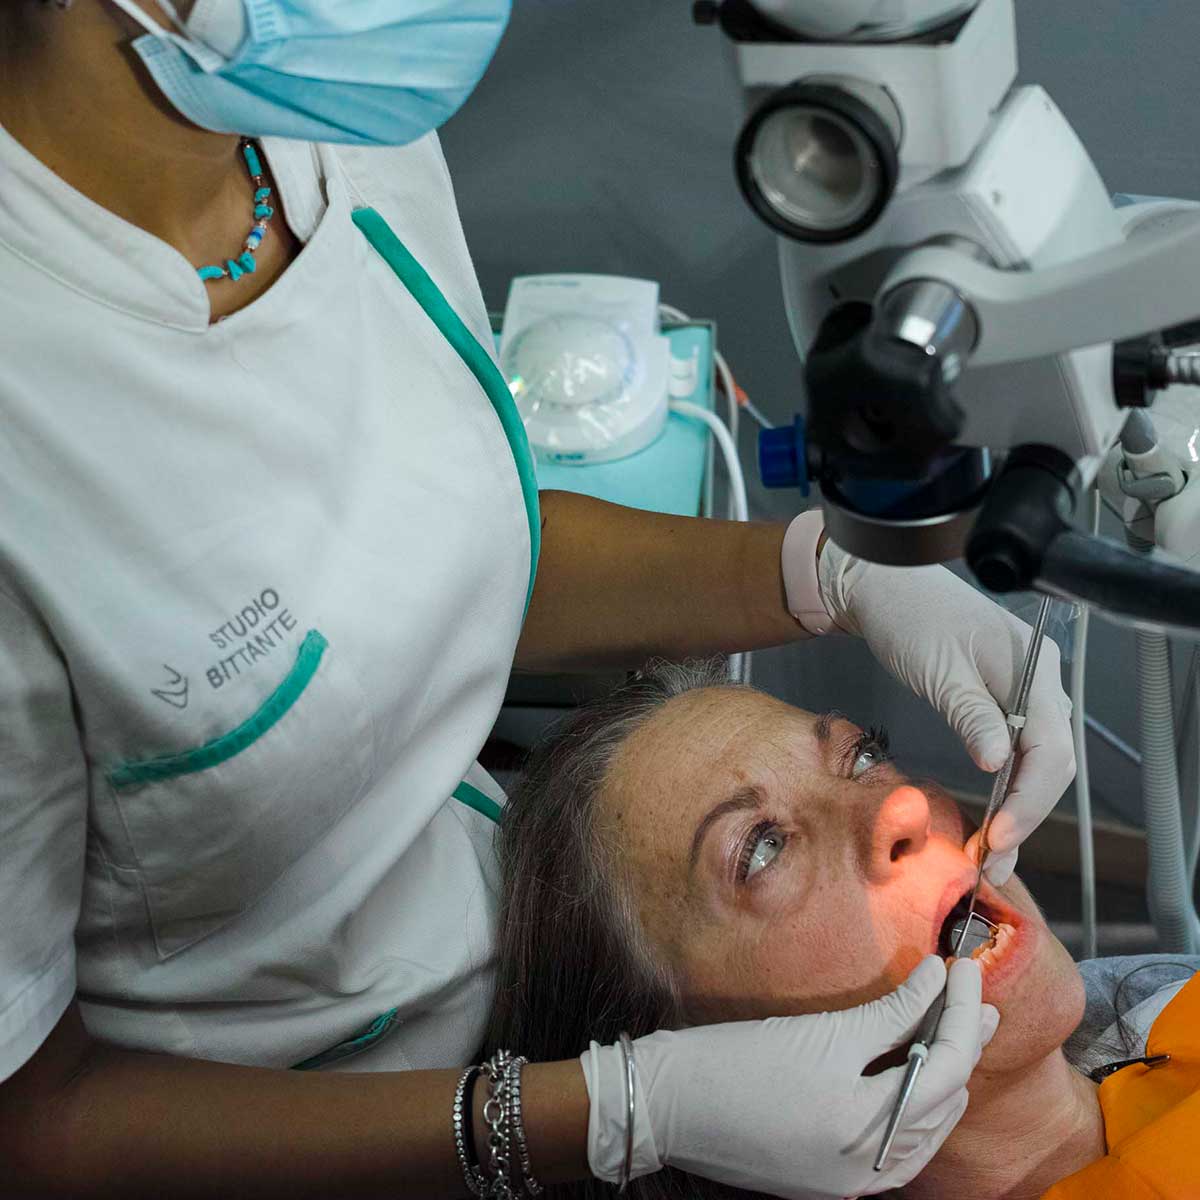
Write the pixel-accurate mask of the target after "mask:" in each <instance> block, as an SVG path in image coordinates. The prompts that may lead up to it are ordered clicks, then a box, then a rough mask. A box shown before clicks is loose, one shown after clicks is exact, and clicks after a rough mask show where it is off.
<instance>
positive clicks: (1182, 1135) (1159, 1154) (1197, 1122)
mask: <svg viewBox="0 0 1200 1200" xmlns="http://www.w3.org/2000/svg"><path fill="white" fill-rule="evenodd" d="M1154 1054H1169V1055H1170V1056H1171V1061H1170V1062H1169V1063H1166V1064H1164V1065H1163V1066H1161V1067H1153V1068H1152V1067H1146V1066H1142V1065H1140V1064H1139V1065H1137V1066H1132V1067H1124V1068H1122V1069H1121V1070H1120V1071H1118V1072H1117V1073H1116V1074H1115V1075H1110V1076H1109V1077H1108V1078H1107V1079H1106V1080H1105V1081H1104V1082H1103V1083H1102V1084H1101V1085H1100V1107H1101V1110H1102V1111H1103V1113H1104V1137H1105V1140H1106V1141H1107V1143H1108V1154H1107V1155H1105V1157H1104V1158H1102V1159H1099V1160H1098V1161H1096V1162H1094V1163H1092V1164H1090V1165H1089V1166H1087V1167H1084V1169H1083V1170H1082V1171H1076V1172H1075V1174H1073V1175H1069V1176H1068V1177H1067V1178H1066V1179H1063V1180H1061V1181H1060V1182H1059V1183H1056V1184H1055V1185H1054V1186H1053V1187H1052V1188H1051V1189H1050V1190H1049V1191H1047V1192H1044V1193H1043V1195H1042V1200H1200V1153H1197V1151H1198V1149H1200V1146H1198V1143H1200V975H1195V976H1193V977H1192V978H1191V979H1189V980H1188V982H1187V983H1186V984H1185V985H1184V986H1183V988H1182V989H1181V990H1180V992H1179V994H1178V995H1177V996H1176V997H1175V998H1174V999H1173V1000H1172V1001H1171V1002H1170V1004H1168V1005H1167V1007H1166V1008H1164V1009H1163V1011H1162V1013H1161V1014H1160V1015H1159V1018H1158V1020H1157V1021H1155V1022H1154V1024H1153V1026H1151V1029H1150V1036H1149V1038H1147V1040H1146V1055H1147V1056H1149V1055H1154Z"/></svg>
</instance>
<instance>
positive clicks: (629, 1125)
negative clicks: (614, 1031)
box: [617, 1030, 637, 1196]
mask: <svg viewBox="0 0 1200 1200" xmlns="http://www.w3.org/2000/svg"><path fill="white" fill-rule="evenodd" d="M619 1040H620V1043H621V1055H622V1057H623V1058H624V1059H625V1161H624V1162H623V1163H622V1164H621V1186H620V1187H619V1188H617V1195H618V1196H620V1195H622V1194H624V1191H625V1189H626V1188H627V1187H628V1186H629V1177H630V1175H632V1174H633V1121H634V1117H636V1116H637V1110H636V1108H635V1107H634V1106H635V1104H636V1100H637V1088H636V1086H635V1083H636V1080H637V1067H636V1065H635V1064H634V1061H633V1042H631V1041H630V1040H629V1034H627V1033H626V1032H625V1031H624V1030H622V1031H621V1034H620V1038H619Z"/></svg>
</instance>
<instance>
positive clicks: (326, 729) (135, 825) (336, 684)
mask: <svg viewBox="0 0 1200 1200" xmlns="http://www.w3.org/2000/svg"><path fill="white" fill-rule="evenodd" d="M373 754H374V747H373V737H372V729H371V720H370V714H369V711H368V708H367V704H366V701H365V699H364V697H363V695H362V693H361V690H360V689H359V687H358V685H357V684H356V683H355V681H354V679H353V676H352V675H351V674H350V672H349V671H348V670H346V668H345V667H344V665H343V664H341V663H340V662H339V660H338V657H337V655H336V653H335V651H334V650H333V649H332V648H331V647H330V646H329V644H328V643H327V642H326V640H325V638H324V637H323V636H322V635H321V634H320V633H318V632H317V631H316V630H312V631H311V632H309V633H308V635H307V636H306V637H305V639H304V642H303V644H302V645H301V647H300V651H299V654H298V655H297V658H296V662H295V665H294V666H293V667H292V669H291V670H290V671H289V673H288V674H287V676H286V678H285V679H284V680H283V682H282V683H280V685H279V686H278V687H277V688H276V689H275V691H274V692H273V693H272V694H271V695H270V696H269V697H268V698H267V700H266V701H265V702H264V703H263V704H262V706H261V707H260V708H259V709H258V711H257V712H255V713H253V714H251V715H250V716H249V717H248V718H247V719H246V720H244V721H242V723H241V724H239V725H238V726H236V727H235V728H233V729H231V730H230V731H229V732H228V733H225V734H223V735H221V736H220V737H217V738H215V739H213V740H211V741H209V742H207V743H205V744H204V745H202V746H199V747H195V748H193V749H188V750H184V751H181V752H178V753H173V754H169V755H161V756H158V757H155V758H146V759H141V760H139V761H134V762H128V763H124V764H122V765H121V766H118V767H115V768H113V769H111V770H110V771H109V772H108V773H107V778H108V785H109V789H110V792H111V794H112V797H113V800H114V802H115V804H116V806H117V808H118V809H119V811H120V814H121V819H122V822H123V824H124V827H125V830H126V833H127V835H128V838H129V842H130V844H131V847H132V850H133V854H134V857H135V859H136V862H135V867H136V870H137V872H138V874H139V876H140V878H141V881H142V887H143V890H144V892H145V897H146V905H147V908H148V910H149V916H150V923H151V925H152V927H153V932H154V939H155V943H156V945H157V947H158V954H159V957H160V958H162V959H166V958H169V957H171V956H172V955H173V954H178V953H179V952H180V951H181V950H185V949H187V947H188V946H191V945H193V944H194V943H196V942H198V941H199V940H200V939H201V938H203V937H207V936H208V935H209V934H211V933H213V932H215V931H216V930H218V929H220V928H221V927H222V926H224V925H226V924H228V923H229V922H230V921H231V920H233V918H234V917H236V916H237V915H238V914H239V913H242V912H244V911H245V910H246V909H247V908H249V907H250V906H251V905H252V904H253V903H254V902H255V901H256V900H257V899H258V898H259V897H260V896H261V895H262V894H263V893H264V892H265V891H267V889H268V888H270V887H271V885H272V884H273V883H275V881H276V880H277V879H278V878H279V877H280V876H281V875H282V874H283V873H284V872H285V871H286V870H287V868H288V867H289V866H290V865H291V864H292V863H294V862H295V861H296V860H297V859H299V858H300V857H301V856H302V855H303V854H304V853H306V852H307V851H308V850H309V849H311V848H312V846H313V845H314V844H315V843H316V842H317V841H318V840H319V839H320V837H321V835H322V834H324V833H325V832H326V831H327V830H328V829H330V827H331V826H333V825H334V824H335V823H336V822H337V821H338V820H339V818H341V817H342V816H343V815H344V814H345V813H346V811H347V809H349V808H350V807H351V806H352V805H353V804H354V803H355V801H356V800H357V799H358V798H359V797H360V796H361V795H362V794H363V792H364V791H365V790H366V788H367V786H368V784H369V782H370V775H371V764H372V759H373Z"/></svg>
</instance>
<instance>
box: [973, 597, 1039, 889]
mask: <svg viewBox="0 0 1200 1200" xmlns="http://www.w3.org/2000/svg"><path fill="white" fill-rule="evenodd" d="M1053 603H1054V600H1053V597H1051V596H1043V597H1042V602H1041V604H1039V605H1038V611H1037V618H1036V619H1035V620H1034V623H1033V633H1032V635H1031V636H1030V638H1029V648H1028V649H1027V650H1026V652H1025V662H1024V664H1023V666H1022V668H1021V679H1020V682H1019V683H1018V685H1017V694H1016V696H1015V697H1014V699H1013V706H1012V710H1011V712H1010V713H1009V717H1008V757H1007V758H1006V759H1005V760H1004V765H1003V766H1002V767H1001V768H1000V770H999V771H997V772H996V778H995V779H994V780H993V781H992V792H991V795H990V796H989V797H988V802H987V808H985V809H984V812H983V824H982V826H981V827H980V830H979V868H980V869H979V874H978V875H977V876H976V879H975V890H974V891H973V892H972V893H971V911H972V912H974V910H975V897H976V896H977V895H978V893H979V880H980V878H981V877H982V875H983V864H984V862H985V861H986V860H987V856H988V854H990V853H991V844H990V842H989V840H988V834H989V833H990V832H991V829H992V821H993V819H994V818H995V816H996V814H997V813H998V812H999V811H1000V809H1001V808H1002V807H1003V805H1004V801H1005V800H1007V799H1008V789H1009V787H1010V786H1011V785H1012V777H1013V770H1014V769H1015V768H1016V765H1017V742H1018V740H1019V739H1020V737H1021V730H1022V728H1024V725H1025V710H1026V709H1027V708H1028V707H1029V693H1030V691H1032V690H1033V677H1034V674H1035V673H1036V672H1037V665H1038V659H1039V658H1040V657H1041V653H1042V643H1043V642H1044V641H1045V637H1046V622H1047V620H1048V619H1049V617H1050V606H1051V604H1053Z"/></svg>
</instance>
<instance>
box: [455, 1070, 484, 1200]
mask: <svg viewBox="0 0 1200 1200" xmlns="http://www.w3.org/2000/svg"><path fill="white" fill-rule="evenodd" d="M478 1074H479V1068H478V1067H468V1068H467V1069H466V1070H465V1071H464V1072H463V1073H462V1075H461V1076H460V1077H459V1080H458V1087H457V1088H455V1089H454V1149H455V1150H456V1151H457V1152H458V1165H459V1166H460V1167H461V1168H462V1174H463V1182H464V1183H466V1185H467V1191H469V1192H470V1193H471V1195H472V1196H482V1195H483V1194H484V1188H485V1187H486V1186H487V1181H486V1180H485V1179H484V1177H483V1173H482V1172H481V1171H480V1170H479V1167H478V1165H477V1162H476V1161H475V1146H474V1144H473V1143H474V1140H475V1138H474V1129H473V1125H474V1120H473V1117H472V1114H471V1093H472V1084H474V1082H475V1079H476V1076H478ZM464 1114H465V1115H464Z"/></svg>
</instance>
